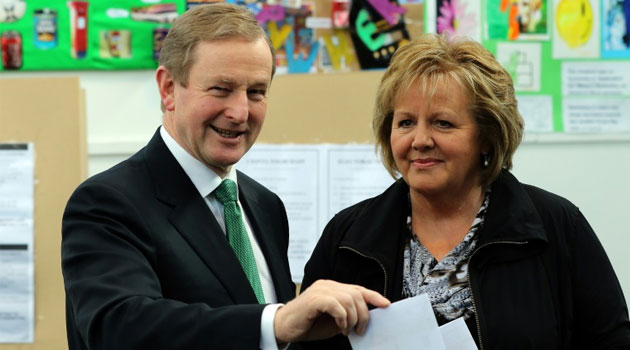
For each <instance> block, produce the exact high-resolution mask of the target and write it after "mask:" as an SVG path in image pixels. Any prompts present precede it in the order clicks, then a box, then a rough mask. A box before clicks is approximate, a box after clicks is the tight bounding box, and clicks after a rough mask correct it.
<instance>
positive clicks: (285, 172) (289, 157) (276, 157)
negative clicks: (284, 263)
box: [236, 145, 321, 282]
mask: <svg viewBox="0 0 630 350" xmlns="http://www.w3.org/2000/svg"><path fill="white" fill-rule="evenodd" d="M319 152H320V150H319V149H317V148H316V147H309V146H305V147H302V146H274V145H256V146H255V147H252V149H251V150H250V151H249V152H247V154H246V155H245V156H244V157H243V159H242V160H241V161H240V162H239V163H238V164H237V166H236V167H237V169H239V170H240V171H242V172H244V173H245V174H247V175H248V176H251V177H252V178H254V179H256V181H258V182H260V183H261V184H263V185H264V186H265V187H267V188H268V189H270V190H271V191H273V192H275V193H276V194H277V195H278V196H280V198H281V199H282V201H283V202H284V205H285V208H286V210H287V217H288V220H289V230H290V235H289V253H288V256H289V267H290V268H291V273H292V276H293V280H294V281H296V282H301V281H302V275H303V272H304V265H305V264H306V261H307V260H308V258H309V257H310V256H311V253H312V252H313V249H314V248H315V244H316V243H317V239H318V238H319V235H320V234H321V228H320V227H319V225H318V224H319V213H318V210H319V207H318V204H319V198H318V196H319V191H318V189H319V186H321V184H320V175H319V166H320V164H319V163H320V161H319Z"/></svg>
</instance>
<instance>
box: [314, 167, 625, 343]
mask: <svg viewBox="0 0 630 350" xmlns="http://www.w3.org/2000/svg"><path fill="white" fill-rule="evenodd" d="M408 192H409V188H408V186H407V184H406V183H405V182H404V181H403V180H402V179H401V180H398V181H396V182H395V183H394V184H393V185H392V186H391V187H390V188H389V189H387V190H386V191H385V192H384V193H382V194H381V195H379V196H377V197H374V198H371V199H368V200H365V201H363V202H360V203H358V204H356V205H354V206H351V207H349V208H347V209H345V210H343V211H341V212H340V213H339V214H337V215H336V216H335V217H334V218H333V219H332V220H331V221H330V222H329V223H328V225H327V226H326V228H325V230H324V233H323V234H322V237H321V239H320V241H319V243H318V244H317V247H316V248H315V250H314V252H313V255H312V256H311V258H310V260H309V261H308V263H307V264H306V267H305V273H304V281H303V282H302V289H305V288H308V286H309V285H311V284H312V283H313V282H314V281H316V280H317V279H320V278H328V279H333V280H336V281H340V282H345V283H353V284H359V285H362V286H365V287H367V288H370V289H373V290H376V291H378V292H380V293H382V294H383V295H385V296H386V297H387V298H389V299H390V300H391V301H392V302H393V301H397V300H400V299H401V298H402V279H403V277H402V263H403V250H404V244H405V242H406V240H408V238H409V231H408V230H407V229H406V217H407V216H408V215H409V210H410V209H409V205H408V200H407V194H408ZM478 234H479V241H478V243H477V246H476V249H475V251H474V252H473V253H472V255H471V257H470V262H469V271H468V273H469V281H470V286H471V289H472V294H473V302H474V306H475V310H476V312H475V317H474V318H470V319H469V320H467V324H468V326H469V328H470V330H471V333H472V334H473V337H474V338H475V339H476V342H477V345H478V346H479V348H480V349H501V350H504V349H537V350H540V349H630V322H629V321H628V309H627V306H626V302H625V299H624V296H623V293H622V290H621V287H620V285H619V282H618V280H617V277H616V276H615V273H614V271H613V268H612V266H611V264H610V261H609V260H608V257H607V256H606V253H605V252H604V249H603V248H602V246H601V244H600V242H599V240H598V239H597V237H596V236H595V234H594V232H593V230H592V229H591V227H590V226H589V224H588V222H587V221H586V219H585V218H584V217H583V216H582V214H581V213H580V211H579V209H578V208H577V207H575V206H574V205H573V204H571V203H570V202H569V201H567V200H566V199H564V198H562V197H559V196H556V195H554V194H552V193H549V192H546V191H544V190H541V189H539V188H536V187H533V186H529V185H523V184H521V183H519V182H518V180H516V178H514V176H512V174H510V173H509V172H507V171H504V172H503V173H502V174H501V175H500V177H499V179H498V180H496V181H495V182H494V184H493V185H492V192H491V194H490V204H489V208H488V211H487V213H486V218H485V221H484V225H483V227H482V228H481V230H480V231H479V232H478ZM477 329H479V332H478V331H477ZM325 343H328V344H321V343H308V344H305V347H309V345H310V346H314V347H316V348H324V347H323V346H327V347H326V348H335V349H339V348H349V343H348V341H347V339H346V338H345V337H342V336H337V337H335V338H333V339H330V340H328V341H325Z"/></svg>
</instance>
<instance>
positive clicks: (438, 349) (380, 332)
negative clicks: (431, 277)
mask: <svg viewBox="0 0 630 350" xmlns="http://www.w3.org/2000/svg"><path fill="white" fill-rule="evenodd" d="M348 339H349V340H350V344H351V345H352V348H353V349H354V350H381V349H391V350H396V349H401V350H402V349H405V350H406V349H417V350H446V349H447V348H446V347H445V345H444V341H443V340H442V333H441V331H440V328H439V327H438V324H437V321H436V320H435V315H434V314H433V309H432V308H431V302H430V301H429V297H428V296H427V295H426V294H421V295H418V296H415V297H413V298H408V299H403V300H401V301H398V302H395V303H393V304H391V305H390V306H389V307H387V308H385V309H374V310H372V311H370V321H369V323H368V326H367V329H366V331H365V333H363V334H362V335H358V334H356V333H351V334H350V335H349V336H348Z"/></svg>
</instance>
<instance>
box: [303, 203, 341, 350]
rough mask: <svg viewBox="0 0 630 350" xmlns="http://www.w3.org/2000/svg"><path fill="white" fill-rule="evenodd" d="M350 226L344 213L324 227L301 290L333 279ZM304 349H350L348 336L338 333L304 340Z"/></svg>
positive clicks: (306, 270)
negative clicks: (309, 340)
mask: <svg viewBox="0 0 630 350" xmlns="http://www.w3.org/2000/svg"><path fill="white" fill-rule="evenodd" d="M347 226H349V220H348V218H347V217H345V216H344V215H341V214H338V215H336V216H335V217H333V218H332V219H331V220H330V222H329V223H328V224H327V225H326V227H325V228H324V232H323V233H322V236H321V237H320V239H319V241H318V242H317V245H316V246H315V249H314V250H313V253H312V255H311V257H310V259H309V260H308V262H307V263H306V266H305V267H304V279H303V280H302V285H301V287H300V292H303V291H304V290H306V289H307V288H308V287H309V286H310V285H312V284H313V283H315V281H317V280H319V279H332V277H333V267H334V263H335V255H336V252H337V248H338V246H339V242H340V241H341V239H342V238H343V234H344V233H345V230H346V229H347ZM300 346H301V347H302V348H303V349H313V350H315V349H350V343H349V341H348V338H347V337H345V336H343V335H337V336H334V337H332V338H330V339H326V340H321V341H311V342H302V343H300Z"/></svg>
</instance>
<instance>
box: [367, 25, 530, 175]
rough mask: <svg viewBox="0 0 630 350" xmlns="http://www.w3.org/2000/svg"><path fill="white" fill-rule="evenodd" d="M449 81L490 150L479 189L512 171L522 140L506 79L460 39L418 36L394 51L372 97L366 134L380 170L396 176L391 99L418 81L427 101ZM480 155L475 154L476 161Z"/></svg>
mask: <svg viewBox="0 0 630 350" xmlns="http://www.w3.org/2000/svg"><path fill="white" fill-rule="evenodd" d="M449 78H452V79H453V80H454V81H455V82H456V83H457V84H458V85H459V86H460V87H461V88H462V90H463V91H464V93H466V94H467V96H468V97H469V102H470V111H471V114H472V115H473V117H474V118H475V121H476V122H477V126H478V128H479V135H480V142H482V143H485V144H487V145H488V146H490V148H489V149H490V150H489V153H488V156H489V157H490V162H489V165H488V166H487V167H484V168H483V170H482V173H481V182H482V183H481V185H482V186H484V187H485V186H487V185H489V184H490V183H491V182H492V181H494V180H495V179H496V178H497V176H498V175H499V173H500V172H501V169H502V168H505V169H508V170H509V169H511V168H512V156H513V155H514V152H515V151H516V148H517V147H518V145H519V144H520V142H521V140H522V138H523V125H524V123H523V118H522V117H521V115H520V114H519V112H518V109H517V102H516V98H515V96H514V86H513V83H512V78H511V77H510V75H509V74H508V72H507V71H506V70H505V69H504V68H503V67H502V66H501V65H500V64H499V62H497V61H496V59H495V58H494V57H493V56H492V54H491V53H490V52H489V51H488V50H487V49H486V48H484V47H483V46H482V45H481V44H479V43H477V42H475V41H472V40H468V39H463V38H454V39H449V38H447V37H446V36H443V35H437V34H424V35H422V36H421V37H420V38H418V39H417V40H414V41H411V42H410V43H408V44H406V45H404V46H402V47H400V48H399V49H398V50H397V51H396V53H395V54H394V56H393V57H392V60H391V62H390V64H389V67H388V68H387V71H385V74H384V75H383V77H382V79H381V83H380V85H379V87H378V90H377V93H376V104H375V108H374V117H373V119H372V129H373V131H374V134H375V137H376V147H377V149H378V150H379V151H380V154H381V157H382V160H383V165H384V166H385V168H386V169H387V171H388V172H389V173H390V174H391V175H392V176H393V177H397V176H398V174H399V170H398V168H397V166H396V163H395V162H394V156H393V154H392V149H391V144H390V136H391V130H392V117H393V113H394V103H395V101H396V98H397V97H398V96H400V95H402V94H404V93H406V91H407V90H408V89H409V88H410V86H411V85H412V83H414V82H416V81H420V82H421V83H422V85H421V86H424V87H425V88H427V87H428V89H425V91H426V92H427V93H428V96H432V94H433V93H434V92H435V87H436V86H437V85H438V84H445V82H446V81H447V80H448V79H449ZM482 157H483V155H481V154H480V155H479V159H480V162H481V159H482Z"/></svg>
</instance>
